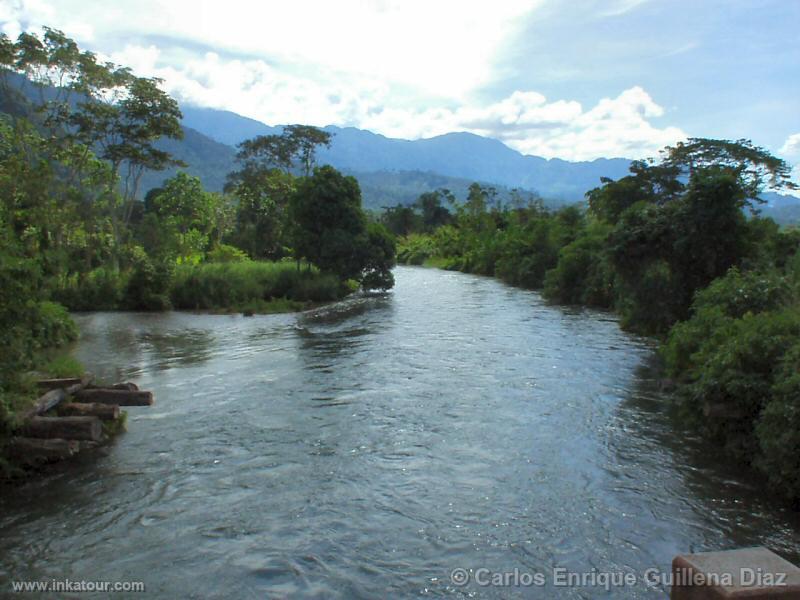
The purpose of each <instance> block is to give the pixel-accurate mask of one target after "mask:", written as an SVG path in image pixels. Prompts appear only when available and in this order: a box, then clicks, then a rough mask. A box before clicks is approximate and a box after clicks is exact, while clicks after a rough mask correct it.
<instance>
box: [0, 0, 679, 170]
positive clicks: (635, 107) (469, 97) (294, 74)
mask: <svg viewBox="0 0 800 600" xmlns="http://www.w3.org/2000/svg"><path fill="white" fill-rule="evenodd" d="M544 2H545V0H507V1H504V2H495V3H488V4H487V3H485V2H478V1H477V0H472V1H465V0H460V1H457V0H441V1H437V2H427V0H402V1H401V0H339V1H337V2H311V1H308V0H307V1H305V2H300V1H296V2H291V3H288V2H287V3H280V4H279V3H263V4H255V3H253V4H251V3H249V2H245V1H244V0H227V1H226V2H224V3H223V2H212V1H210V0H200V1H193V2H187V1H175V2H169V3H164V2H161V1H156V0H140V1H137V2H133V1H132V0H127V1H124V0H123V1H120V2H116V3H114V4H106V3H104V4H102V5H101V4H99V3H97V4H95V3H92V2H87V1H86V0H61V1H59V2H58V3H55V2H47V1H46V0H34V1H30V0H23V1H22V2H18V3H17V4H15V5H13V6H12V8H10V9H8V8H4V9H2V10H4V11H5V12H0V21H2V22H3V23H4V25H3V27H4V28H5V29H6V30H7V31H9V32H11V31H13V30H14V28H15V27H16V28H17V29H19V28H21V27H25V28H31V27H38V26H39V25H44V24H49V25H52V26H55V27H58V28H61V29H63V30H64V31H65V32H66V33H67V35H70V36H73V37H75V38H76V39H77V41H78V42H79V43H80V44H81V45H82V46H84V47H88V48H89V49H92V50H94V51H96V52H98V54H100V55H101V56H104V57H109V58H110V59H111V60H113V61H114V62H117V63H119V64H122V65H126V66H130V67H131V68H132V69H133V70H134V72H136V73H138V74H141V75H148V76H158V77H161V78H162V79H164V81H165V88H166V89H167V91H168V92H170V93H171V94H173V95H175V96H176V97H178V98H179V99H180V100H181V101H183V102H187V101H188V102H191V103H193V104H198V105H201V106H208V107H214V108H225V109H228V110H232V111H234V112H237V113H240V114H242V115H245V116H248V117H251V118H255V119H258V120H261V121H264V122H266V123H269V124H278V123H290V122H291V123H309V124H314V125H328V124H334V125H353V126H356V127H361V128H365V129H370V130H372V131H375V132H378V133H382V134H384V135H388V136H392V137H401V138H408V139H415V138H420V137H431V136H434V135H439V134H443V133H447V132H450V131H470V132H473V133H476V134H479V135H485V136H489V137H496V138H498V139H501V140H503V141H504V142H505V143H506V144H508V145H509V146H511V147H513V148H515V149H517V150H519V151H521V152H523V153H526V154H537V155H541V156H545V157H560V158H565V159H571V160H587V159H593V158H597V157H601V156H624V157H630V158H638V157H643V156H648V155H652V154H654V153H655V152H656V151H657V150H658V149H660V148H662V147H663V146H664V145H667V144H672V143H674V142H676V141H677V140H679V139H681V138H684V137H686V134H684V132H682V131H681V130H680V129H677V128H675V127H659V126H657V125H654V124H653V120H654V119H658V118H661V117H663V116H664V109H663V108H662V107H661V106H659V105H658V104H657V103H656V102H655V101H654V100H653V99H652V98H651V97H650V96H649V95H648V93H647V92H646V91H645V90H644V89H642V88H641V87H631V88H630V89H627V90H624V91H622V92H621V93H620V94H619V95H618V96H617V97H615V98H604V99H601V100H599V101H598V102H597V103H596V105H594V106H593V107H590V108H588V109H585V108H584V107H583V106H582V105H581V103H579V102H577V101H575V100H573V99H569V98H566V99H555V100H548V99H547V98H546V97H545V96H544V95H542V94H541V93H538V92H536V91H532V90H519V91H515V92H513V93H511V94H510V95H508V96H507V97H505V98H502V99H499V100H497V101H494V102H488V103H487V102H476V101H475V97H476V96H475V93H476V92H477V91H478V90H479V89H480V88H481V87H482V86H485V85H486V84H487V83H488V82H489V81H490V80H492V78H493V77H496V76H497V74H496V73H495V72H494V71H493V66H494V65H493V60H494V56H495V54H496V52H498V51H499V49H500V48H501V46H502V45H503V44H506V43H508V40H509V39H510V38H511V37H513V32H514V30H515V27H517V23H518V21H519V18H520V17H521V16H524V15H526V14H528V13H529V12H531V11H532V10H535V9H536V8H537V7H539V6H540V5H542V4H543V3H544ZM638 4H640V0H617V1H616V2H614V3H612V4H607V5H604V6H605V7H606V8H607V9H608V10H609V11H611V12H612V13H614V14H620V13H622V12H626V11H628V10H632V9H633V8H635V7H636V6H637V5H638ZM549 8H550V9H553V5H550V6H549ZM612 9H613V10H612Z"/></svg>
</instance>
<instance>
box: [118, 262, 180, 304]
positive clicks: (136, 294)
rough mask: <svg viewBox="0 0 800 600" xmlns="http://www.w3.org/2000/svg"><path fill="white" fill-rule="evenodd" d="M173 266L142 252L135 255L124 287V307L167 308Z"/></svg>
mask: <svg viewBox="0 0 800 600" xmlns="http://www.w3.org/2000/svg"><path fill="white" fill-rule="evenodd" d="M173 271H174V267H173V266H172V263H169V262H166V261H154V260H153V259H151V258H150V257H149V256H147V254H145V253H144V252H140V253H139V254H138V256H136V257H135V259H134V263H133V269H132V271H131V274H130V278H129V279H128V285H127V287H126V289H125V299H124V306H125V308H128V309H131V310H156V311H158V310H168V309H169V308H170V307H171V304H170V301H169V290H170V286H171V283H172V276H173Z"/></svg>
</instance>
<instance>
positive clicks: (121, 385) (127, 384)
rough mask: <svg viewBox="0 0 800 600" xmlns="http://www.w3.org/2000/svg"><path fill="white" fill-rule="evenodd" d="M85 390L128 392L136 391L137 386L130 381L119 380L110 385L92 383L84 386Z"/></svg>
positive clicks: (137, 389)
mask: <svg viewBox="0 0 800 600" xmlns="http://www.w3.org/2000/svg"><path fill="white" fill-rule="evenodd" d="M86 389H87V390H128V391H129V392H138V391H139V386H138V385H136V384H135V383H133V382H132V381H120V382H118V383H112V384H111V385H98V384H96V383H93V384H91V385H87V386H86Z"/></svg>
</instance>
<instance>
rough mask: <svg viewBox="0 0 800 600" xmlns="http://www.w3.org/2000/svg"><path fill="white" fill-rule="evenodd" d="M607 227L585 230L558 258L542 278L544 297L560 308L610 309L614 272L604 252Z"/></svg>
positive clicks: (601, 226) (564, 248)
mask: <svg viewBox="0 0 800 600" xmlns="http://www.w3.org/2000/svg"><path fill="white" fill-rule="evenodd" d="M608 233H609V227H608V226H605V225H601V224H597V225H595V226H594V227H592V228H589V229H587V230H586V231H585V232H584V233H583V234H582V235H581V236H579V237H578V238H577V239H576V240H575V241H573V242H572V243H570V244H568V245H566V246H564V247H563V248H562V249H561V251H560V252H559V254H558V263H557V264H556V266H555V268H553V269H550V270H549V271H548V272H547V273H546V275H545V281H544V296H545V297H546V298H547V299H548V300H550V301H553V302H559V303H562V304H588V305H590V306H602V307H606V308H607V307H610V306H611V305H612V303H613V282H614V271H613V268H612V267H611V264H610V262H609V259H608V256H607V253H606V252H605V247H606V238H607V236H608Z"/></svg>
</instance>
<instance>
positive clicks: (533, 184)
mask: <svg viewBox="0 0 800 600" xmlns="http://www.w3.org/2000/svg"><path fill="white" fill-rule="evenodd" d="M182 110H183V113H184V119H183V122H184V125H187V126H189V127H192V128H194V129H197V130H198V131H200V132H201V133H203V134H205V135H207V136H209V137H211V138H213V139H215V140H217V141H218V142H222V143H225V144H232V145H235V144H238V143H239V142H241V141H243V140H245V139H247V138H250V137H254V136H256V135H267V134H273V133H280V131H281V129H282V128H281V127H279V126H276V127H271V126H269V125H265V124H264V123H261V122H259V121H255V120H253V119H248V118H246V117H242V116H240V115H237V114H236V113H232V112H229V111H223V110H214V109H210V108H196V107H192V106H185V107H183V108H182ZM325 130H326V131H329V132H330V133H332V134H334V135H333V140H332V144H331V147H330V148H327V149H326V148H323V149H321V150H320V151H319V153H318V159H319V162H320V163H323V164H331V165H333V166H334V167H336V168H337V169H340V170H343V171H348V172H350V173H353V174H356V175H357V176H359V174H362V173H380V172H390V171H398V172H423V173H436V174H439V175H443V176H447V177H455V178H459V179H467V180H470V181H481V182H492V183H494V184H495V185H500V186H505V187H508V188H520V189H525V190H531V191H536V192H538V193H539V194H541V195H542V196H543V197H544V198H548V199H554V200H560V201H580V200H582V199H583V195H584V194H585V193H586V191H588V190H590V189H592V188H594V187H596V186H597V185H599V183H600V178H601V177H611V178H612V179H617V178H619V177H623V176H624V175H626V174H627V172H628V165H629V164H630V161H629V160H627V159H622V158H612V159H606V158H601V159H597V160H594V161H589V162H569V161H565V160H560V159H550V160H547V159H544V158H541V157H538V156H526V155H523V154H520V153H519V152H517V151H516V150H513V149H511V148H509V147H508V146H506V145H505V144H503V143H502V142H500V141H498V140H494V139H490V138H484V137H481V136H478V135H474V134H471V133H463V132H461V133H448V134H445V135H440V136H437V137H433V138H429V139H421V140H401V139H394V138H387V137H385V136H383V135H380V134H376V133H372V132H370V131H365V130H362V129H356V128H354V127H346V128H342V127H335V126H328V127H325ZM373 180H374V178H373Z"/></svg>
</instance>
